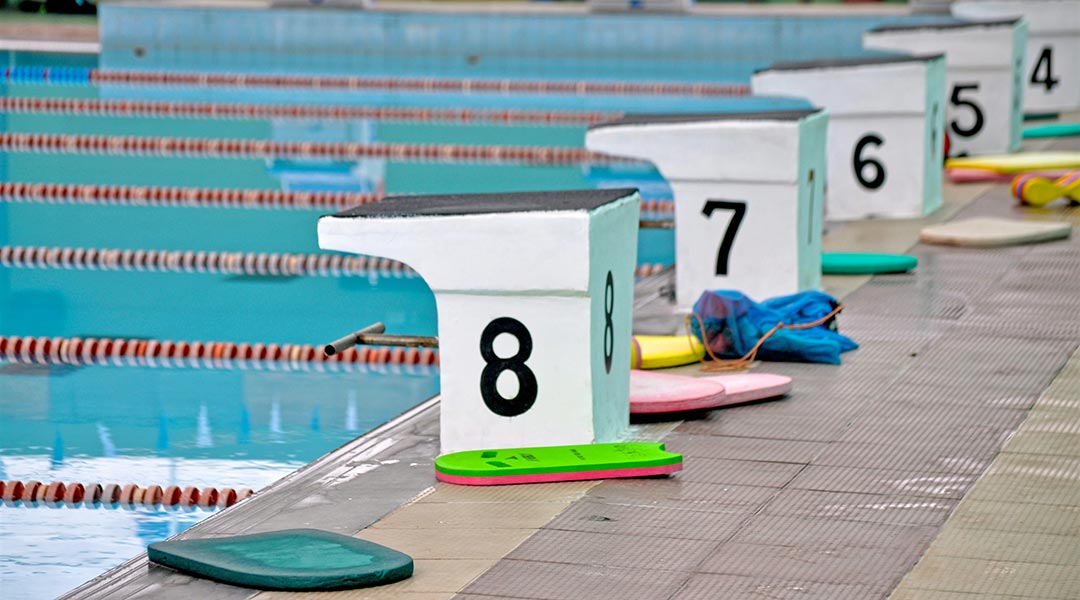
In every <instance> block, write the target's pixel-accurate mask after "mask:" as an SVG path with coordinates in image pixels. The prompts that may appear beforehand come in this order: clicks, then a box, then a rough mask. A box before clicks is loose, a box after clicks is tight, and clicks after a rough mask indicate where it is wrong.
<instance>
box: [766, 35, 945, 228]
mask: <svg viewBox="0 0 1080 600" xmlns="http://www.w3.org/2000/svg"><path fill="white" fill-rule="evenodd" d="M752 86H753V90H754V93H755V94H765V95H771V96H778V95H787V96H801V97H803V98H806V99H808V100H810V101H811V102H813V103H814V104H816V105H818V106H821V107H822V108H824V109H826V110H827V111H829V134H828V149H827V157H828V180H827V181H828V192H827V195H826V198H825V217H826V218H828V219H835V220H850V219H865V218H870V217H892V218H912V217H921V216H923V215H926V214H929V213H931V212H933V211H934V210H936V209H937V208H938V207H939V206H941V203H942V198H941V171H942V163H943V156H942V154H943V152H944V137H943V133H942V129H943V127H944V124H945V111H944V108H943V105H944V100H945V98H944V96H945V59H944V57H943V56H942V55H940V54H937V55H932V56H902V57H884V58H860V59H847V60H838V61H821V62H800V63H782V64H777V65H774V66H772V67H769V68H768V69H766V70H764V71H759V72H758V73H756V74H755V75H754V78H753V82H752Z"/></svg>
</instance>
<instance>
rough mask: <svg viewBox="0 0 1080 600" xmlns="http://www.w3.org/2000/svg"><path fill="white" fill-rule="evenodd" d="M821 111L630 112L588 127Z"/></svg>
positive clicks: (792, 116) (793, 117)
mask: <svg viewBox="0 0 1080 600" xmlns="http://www.w3.org/2000/svg"><path fill="white" fill-rule="evenodd" d="M817 112H821V109H819V108H806V109H802V110H764V111H763V110H757V111H752V112H726V113H685V114H656V115H653V114H645V113H642V114H637V113H635V114H630V115H626V116H624V117H622V118H620V119H615V120H613V121H607V122H604V123H597V124H596V125H592V126H590V127H589V129H602V128H604V127H618V126H620V125H653V124H656V125H660V124H664V123H672V124H676V123H707V122H710V121H798V120H799V119H801V118H803V117H805V116H807V115H812V114H814V113H817Z"/></svg>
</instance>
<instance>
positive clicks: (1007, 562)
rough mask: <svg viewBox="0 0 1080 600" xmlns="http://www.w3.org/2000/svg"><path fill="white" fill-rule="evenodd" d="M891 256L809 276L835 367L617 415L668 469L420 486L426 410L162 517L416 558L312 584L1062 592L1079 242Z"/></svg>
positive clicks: (1079, 458) (1070, 580)
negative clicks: (838, 357)
mask: <svg viewBox="0 0 1080 600" xmlns="http://www.w3.org/2000/svg"><path fill="white" fill-rule="evenodd" d="M1043 145H1045V144H1039V146H1043ZM1057 147H1058V148H1062V149H1066V148H1077V147H1080V142H1078V141H1076V140H1073V141H1070V142H1059V143H1057ZM947 200H948V205H947V206H946V208H945V209H943V210H942V211H940V212H939V213H937V214H936V215H934V217H932V219H930V220H942V219H946V218H954V217H955V218H963V217H969V216H976V215H988V214H996V215H1007V214H1011V215H1013V216H1018V215H1019V214H1020V212H1021V211H1020V209H1018V208H1016V207H1015V206H1014V203H1013V200H1012V199H1011V198H1009V197H1008V190H1007V186H1004V185H1000V186H968V187H963V188H958V187H951V186H950V187H949V188H948V189H947ZM1028 216H1030V217H1031V218H1047V219H1055V220H1060V219H1069V220H1072V221H1073V222H1074V223H1076V222H1080V209H1064V208H1053V209H1047V210H1041V211H1028ZM923 223H924V222H923V221H918V222H885V221H882V222H871V223H860V224H854V225H848V226H842V227H837V228H835V229H833V230H831V231H830V233H829V235H828V236H827V238H826V246H827V248H829V249H832V250H856V249H858V250H863V251H875V250H878V251H902V250H905V249H907V248H909V247H910V246H911V245H912V244H913V243H914V239H915V235H916V234H917V231H918V229H919V227H920V226H921V225H922V224H923ZM913 252H914V253H916V254H917V255H918V256H919V258H920V266H919V268H918V270H917V271H916V272H915V273H913V274H909V275H894V276H888V277H877V278H873V279H869V278H828V281H827V287H828V289H829V290H830V291H832V292H833V293H835V294H837V295H841V296H843V297H844V301H845V304H846V305H847V307H848V308H847V310H846V311H845V312H844V314H843V315H842V316H841V318H840V325H841V330H842V331H843V332H844V333H846V334H848V335H850V336H852V337H853V338H854V339H856V340H857V341H858V342H859V343H860V344H861V345H862V348H861V349H860V350H857V351H855V352H852V353H849V354H847V355H845V357H844V364H843V365H842V366H839V367H836V366H825V365H800V364H779V363H770V364H767V365H759V368H761V369H763V370H765V369H767V370H769V371H773V372H780V373H787V374H790V375H792V376H793V377H794V378H795V389H794V391H793V393H792V394H791V395H790V396H789V397H787V398H786V399H783V400H779V401H773V402H764V403H759V404H755V405H750V406H743V407H737V408H731V409H727V410H720V411H714V412H710V413H708V414H706V415H704V416H703V417H702V418H700V419H696V420H687V421H684V422H679V423H654V424H648V425H643V426H639V428H638V430H637V432H636V433H637V436H638V437H641V438H645V439H659V438H661V437H662V438H663V439H664V440H665V442H666V443H667V444H668V447H669V449H671V450H674V451H676V452H682V453H683V454H685V455H686V470H685V471H683V472H682V473H679V474H678V475H676V476H675V477H673V478H670V479H651V480H613V481H606V482H602V483H572V484H549V485H529V486H512V487H499V488H463V487H455V486H451V485H444V484H438V485H435V484H434V482H433V478H432V466H431V461H432V457H433V455H434V452H435V448H436V439H435V431H436V427H435V423H436V419H437V418H438V410H437V407H435V406H429V407H426V408H423V409H420V410H418V411H416V413H415V414H414V415H412V416H411V418H409V419H406V420H404V421H403V422H400V423H397V424H394V425H391V426H388V427H385V428H383V430H381V431H379V432H376V433H374V434H372V435H369V436H366V437H365V438H363V439H362V440H358V441H357V442H354V443H353V444H350V445H349V446H346V447H345V448H343V449H341V450H339V451H337V452H336V453H334V454H333V455H331V456H330V457H328V458H327V459H325V460H323V461H320V462H319V463H317V464H315V465H312V466H309V467H308V468H306V469H304V470H302V471H301V472H299V473H297V474H296V475H294V476H293V477H291V478H289V479H288V480H286V481H284V482H281V483H279V484H277V485H275V486H274V487H273V488H271V490H270V491H268V492H264V493H262V494H260V495H258V496H257V497H255V498H254V499H252V500H251V501H248V502H245V503H243V504H241V505H239V506H237V507H236V508H234V509H230V510H229V511H227V512H225V513H223V514H221V515H219V516H215V517H213V518H211V519H209V520H208V521H206V522H204V523H202V524H200V525H198V526H196V527H194V528H192V529H191V530H189V531H188V532H186V533H185V534H184V537H194V536H210V535H220V534H225V533H241V532H256V531H265V530H269V529H276V528H283V527H301V526H304V527H317V528H323V529H328V530H334V531H339V532H346V533H349V534H354V533H355V534H356V535H357V536H359V537H363V538H365V539H370V540H374V541H377V542H380V543H384V544H387V545H390V546H392V547H394V548H397V549H399V550H402V551H404V552H407V553H409V554H411V555H413V556H414V557H415V558H416V574H415V576H414V577H413V578H412V579H411V580H408V581H405V582H402V583H399V584H394V585H390V586H386V587H384V588H378V589H374V590H360V591H354V592H340V593H327V594H320V595H319V597H325V598H336V597H340V598H372V599H375V598H399V599H411V600H428V599H448V598H460V599H469V600H479V599H481V598H494V597H497V598H529V599H552V600H555V599H561V598H573V599H581V598H589V599H597V600H599V599H604V598H612V599H618V600H626V599H632V598H647V599H661V598H662V599H672V600H689V599H697V598H701V599H712V598H725V599H728V598H732V599H733V598H743V597H746V598H763V597H764V598H799V599H808V598H829V599H844V598H852V599H855V598H858V599H864V598H886V597H890V596H892V597H893V598H897V599H903V600H909V599H914V598H925V599H937V598H965V597H971V598H975V597H978V598H991V597H995V596H993V595H994V594H997V595H999V596H1001V597H1032V598H1076V597H1078V596H1080V574H1078V573H1080V572H1078V571H1077V569H1076V567H1075V565H1077V564H1080V358H1077V355H1076V352H1077V346H1078V343H1080V238H1077V237H1074V238H1073V239H1071V240H1068V241H1061V242H1053V243H1048V244H1041V245H1035V246H1023V247H1014V248H1005V249H999V250H965V249H955V248H944V247H931V246H921V245H920V246H915V248H914V250H913ZM1070 356H1072V357H1073V360H1072V362H1071V363H1069V365H1068V367H1066V363H1067V361H1069V358H1070ZM682 371H685V372H694V371H695V368H694V367H689V368H683V369H682ZM669 432H670V433H669ZM410 500H411V501H410ZM399 505H400V507H399ZM395 507H399V508H397V509H396V510H394V509H395ZM357 532H359V533H357ZM253 595H258V597H259V598H282V597H285V596H292V594H254V593H253V592H251V591H249V590H244V589H239V588H232V587H228V586H222V585H217V584H212V583H207V582H204V581H196V580H193V579H190V578H188V577H185V576H183V575H179V574H177V573H174V572H171V571H169V570H167V569H163V568H159V567H148V566H147V564H146V563H145V559H144V558H140V559H136V560H135V561H132V562H130V563H128V564H127V565H125V566H123V567H121V568H120V569H118V570H117V571H115V572H114V573H112V574H110V575H108V576H107V577H103V578H100V579H98V580H96V581H94V582H91V583H89V584H88V585H86V586H84V587H83V588H81V589H80V590H77V591H76V592H75V593H73V594H72V596H71V597H73V598H91V597H92V598H132V597H147V596H153V597H155V598H181V597H183V598H185V599H188V598H192V597H225V598H232V597H235V598H247V597H251V596H253Z"/></svg>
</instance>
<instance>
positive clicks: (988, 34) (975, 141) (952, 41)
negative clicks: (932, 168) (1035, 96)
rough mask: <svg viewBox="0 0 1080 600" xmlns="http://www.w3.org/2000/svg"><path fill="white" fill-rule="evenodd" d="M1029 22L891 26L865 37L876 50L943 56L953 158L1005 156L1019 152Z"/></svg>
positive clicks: (947, 120)
mask: <svg viewBox="0 0 1080 600" xmlns="http://www.w3.org/2000/svg"><path fill="white" fill-rule="evenodd" d="M1026 42H1027V22H1025V21H1023V20H1021V19H1006V20H999V21H986V22H961V23H946V24H920V25H889V26H885V27H878V28H876V29H871V30H870V31H868V32H866V33H864V34H863V46H865V47H867V48H875V49H879V50H896V51H910V52H943V53H945V70H946V79H947V81H948V88H947V89H948V104H947V105H946V107H945V117H946V118H945V122H946V131H948V133H949V136H950V137H949V139H950V141H951V142H952V143H951V144H950V147H951V153H952V154H953V155H958V154H1005V153H1008V152H1015V151H1016V150H1018V149H1019V148H1020V134H1021V129H1022V123H1021V120H1022V119H1023V116H1024V115H1023V112H1024V103H1023V99H1024V83H1023V76H1024V44H1025V43H1026Z"/></svg>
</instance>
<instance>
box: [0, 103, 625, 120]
mask: <svg viewBox="0 0 1080 600" xmlns="http://www.w3.org/2000/svg"><path fill="white" fill-rule="evenodd" d="M0 112H8V113H32V114H62V115H101V116H110V117H165V118H202V119H321V120H345V119H371V120H375V121H401V122H418V123H461V124H466V123H483V124H490V125H537V126H544V125H595V124H597V123H603V122H606V121H612V120H615V119H618V118H620V117H622V116H623V113H621V112H590V111H559V110H514V109H510V110H500V109H470V108H411V107H380V106H318V105H310V104H246V103H241V104H230V103H217V102H178V101H156V100H98V99H83V98H12V97H4V98H0Z"/></svg>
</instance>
